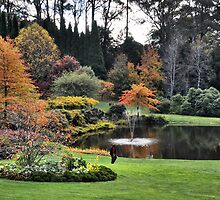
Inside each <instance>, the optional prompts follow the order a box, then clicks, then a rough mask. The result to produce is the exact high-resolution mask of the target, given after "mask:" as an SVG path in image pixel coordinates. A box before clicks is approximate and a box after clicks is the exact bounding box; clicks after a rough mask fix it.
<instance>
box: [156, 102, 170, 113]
mask: <svg viewBox="0 0 220 200" xmlns="http://www.w3.org/2000/svg"><path fill="white" fill-rule="evenodd" d="M159 101H160V103H159V104H158V105H157V106H156V107H157V109H158V110H159V111H160V112H159V113H163V114H168V113H169V112H170V100H169V99H166V98H161V99H159Z"/></svg>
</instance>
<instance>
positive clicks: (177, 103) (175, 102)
mask: <svg viewBox="0 0 220 200" xmlns="http://www.w3.org/2000/svg"><path fill="white" fill-rule="evenodd" d="M184 100H185V97H184V96H182V95H181V94H176V95H175V96H173V97H172V98H171V101H170V113H173V114H181V105H182V104H183V102H184Z"/></svg>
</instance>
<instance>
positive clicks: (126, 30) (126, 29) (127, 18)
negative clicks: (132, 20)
mask: <svg viewBox="0 0 220 200" xmlns="http://www.w3.org/2000/svg"><path fill="white" fill-rule="evenodd" d="M128 9H129V7H128V0H127V6H126V27H125V35H126V36H125V37H126V39H128V23H129V17H128V14H129V12H128Z"/></svg>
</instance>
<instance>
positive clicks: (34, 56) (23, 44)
mask: <svg viewBox="0 0 220 200" xmlns="http://www.w3.org/2000/svg"><path fill="white" fill-rule="evenodd" d="M15 44H16V46H17V47H18V48H19V50H20V52H21V53H22V55H23V59H25V61H26V64H27V65H28V66H29V68H30V73H31V76H32V78H33V79H34V80H35V81H36V83H37V85H38V86H39V87H40V88H41V85H42V84H46V82H45V81H46V80H47V76H48V74H49V73H50V71H51V68H52V65H51V64H52V63H54V62H55V61H57V60H58V59H59V57H60V52H59V50H58V47H57V45H56V44H55V43H54V40H53V38H51V37H50V35H49V33H48V32H47V31H46V30H45V29H44V28H42V27H41V26H39V25H38V24H37V23H33V24H31V25H30V26H28V27H27V28H23V29H21V31H20V33H19V35H18V37H17V38H15Z"/></svg>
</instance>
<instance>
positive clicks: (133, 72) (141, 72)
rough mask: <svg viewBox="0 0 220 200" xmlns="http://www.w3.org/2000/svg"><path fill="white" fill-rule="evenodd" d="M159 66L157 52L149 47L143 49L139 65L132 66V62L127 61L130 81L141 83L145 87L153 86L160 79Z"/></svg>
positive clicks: (159, 61) (160, 64)
mask: <svg viewBox="0 0 220 200" xmlns="http://www.w3.org/2000/svg"><path fill="white" fill-rule="evenodd" d="M161 66H162V63H161V60H160V57H159V55H158V53H157V52H156V51H155V50H154V49H153V48H150V49H148V50H145V51H144V54H143V56H142V57H141V65H138V66H134V64H133V63H128V71H129V78H130V80H131V81H132V83H136V84H139V83H143V84H144V85H145V86H146V87H149V88H154V87H155V83H156V82H158V81H160V80H162V75H161V71H160V69H161Z"/></svg>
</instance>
